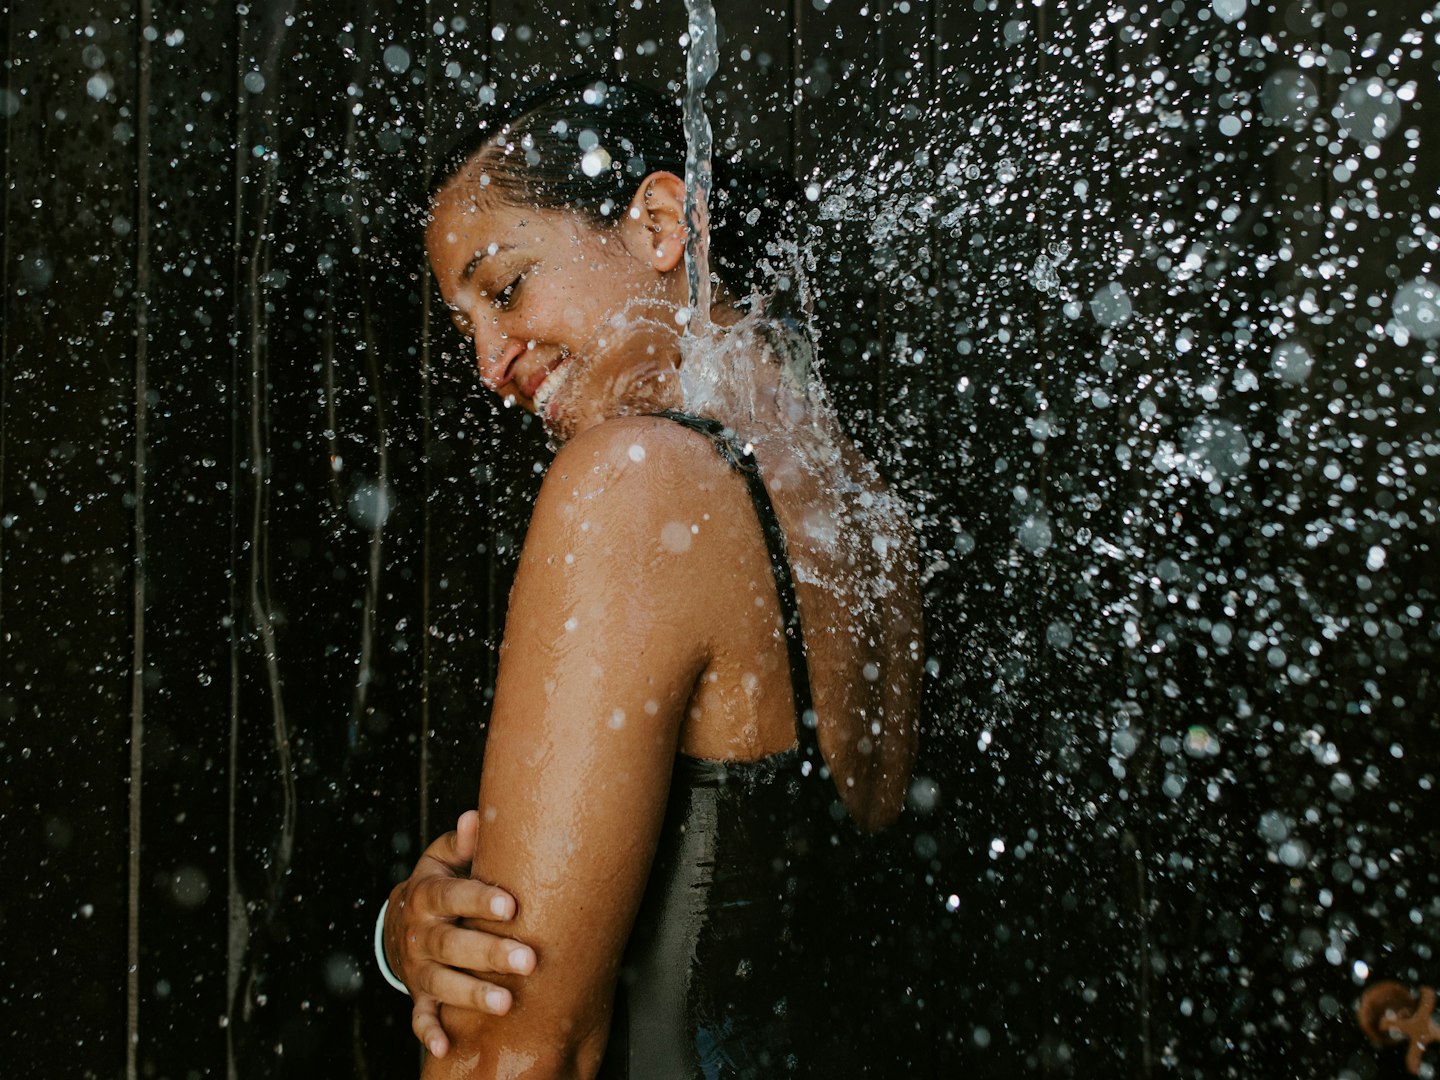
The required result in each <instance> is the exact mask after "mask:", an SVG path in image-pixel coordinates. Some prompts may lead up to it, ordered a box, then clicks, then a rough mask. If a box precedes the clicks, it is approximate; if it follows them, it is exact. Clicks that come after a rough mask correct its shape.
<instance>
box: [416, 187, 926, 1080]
mask: <svg viewBox="0 0 1440 1080" xmlns="http://www.w3.org/2000/svg"><path fill="white" fill-rule="evenodd" d="M683 199H684V189H683V185H681V184H680V182H679V181H678V179H677V178H675V177H673V176H669V175H668V174H656V175H655V176H652V177H647V178H646V180H645V181H643V182H642V184H641V186H640V189H639V190H637V192H636V196H635V199H634V201H633V202H632V204H631V206H630V207H629V208H627V213H626V214H625V215H624V217H623V218H622V220H621V221H620V223H619V225H618V226H616V227H615V228H612V229H609V230H606V231H604V232H603V233H602V232H600V231H598V230H596V229H594V228H592V227H591V226H589V225H587V224H586V223H584V222H583V221H581V220H579V219H578V218H576V217H574V216H573V215H569V214H564V213H558V212H545V211H534V210H524V209H517V208H513V207H506V206H504V205H503V204H499V203H497V202H495V201H494V200H491V199H488V198H486V197H483V196H481V195H480V194H479V188H478V184H477V183H476V177H475V175H474V174H473V173H462V174H461V176H460V177H457V179H456V180H454V181H452V182H451V184H450V185H448V186H447V187H446V188H445V189H444V190H442V192H441V193H440V195H439V196H438V197H437V199H436V202H435V204H434V206H433V208H432V209H433V216H432V221H431V224H430V227H429V228H428V229H427V234H426V239H427V249H428V251H429V254H430V258H431V262H432V266H433V267H434V270H435V273H436V278H437V280H438V282H439V285H440V290H441V294H442V296H443V297H444V299H445V301H446V302H447V304H449V305H450V307H451V310H452V312H453V313H454V315H455V317H456V321H457V325H459V326H460V328H461V330H462V332H464V333H466V334H467V335H468V336H469V337H471V339H472V341H473V344H474V349H475V354H476V363H477V365H478V367H479V369H480V373H481V377H482V379H484V380H485V382H486V384H487V385H488V386H490V387H491V388H492V389H494V390H496V391H497V392H499V393H502V394H506V395H512V396H513V397H514V399H515V401H516V402H517V403H518V404H519V405H520V406H522V407H526V408H533V407H534V403H535V395H536V394H537V393H541V396H542V400H543V401H544V405H545V408H546V410H547V421H549V422H550V423H551V424H552V425H553V426H554V427H555V428H558V429H559V430H561V431H562V432H563V433H564V434H565V435H566V436H568V437H569V441H567V442H566V443H565V445H564V446H563V448H562V449H561V450H560V451H559V453H558V454H557V456H556V458H555V460H554V462H553V464H552V465H551V467H550V470H549V472H548V473H547V475H546V478H545V482H544V484H543V486H542V488H541V491H540V495H539V497H538V499H537V502H536V506H535V510H534V514H533V517H532V520H531V524H530V528H529V532H528V534H527V538H526V543H525V548H524V551H523V552H522V554H521V560H520V566H519V569H518V572H517V576H516V581H515V585H514V589H513V591H512V593H511V597H510V607H509V614H508V617H507V622H506V628H505V640H504V643H503V644H502V646H501V654H500V664H499V672H498V678H497V686H496V696H495V702H494V709H493V713H492V719H491V728H490V733H489V737H488V742H487V748H486V756H485V763H484V770H483V774H482V776H481V786H480V798H479V815H480V817H479V839H478V846H477V850H476V854H475V859H474V864H473V877H474V878H476V879H479V880H480V881H484V882H490V883H493V884H494V885H496V886H499V887H500V888H501V889H503V890H505V891H506V892H507V893H508V894H509V895H510V896H513V897H515V898H517V899H518V901H519V903H518V906H517V908H516V911H515V917H514V918H513V919H512V920H499V919H493V918H476V919H472V920H470V922H469V925H471V926H472V927H474V928H476V929H480V930H483V931H486V932H488V933H490V934H493V935H496V937H497V938H505V939H518V940H520V941H524V942H527V943H529V945H530V946H532V947H533V949H534V952H535V954H537V956H538V965H537V966H536V967H535V968H534V971H533V973H532V974H530V975H528V976H526V977H525V978H524V979H523V980H520V979H518V978H517V977H515V976H513V975H501V974H496V975H493V976H489V977H490V978H491V979H492V980H493V982H494V983H495V984H497V985H498V986H501V987H504V988H505V989H506V990H507V991H509V992H512V993H513V1005H512V1007H510V1008H509V1010H508V1012H506V1013H505V1014H504V1015H500V1016H496V1015H487V1014H485V1013H482V1012H477V1011H468V1010H447V1011H446V1013H445V1024H446V1027H447V1029H448V1030H449V1031H450V1033H451V1034H452V1036H453V1038H454V1042H455V1045H454V1047H453V1049H452V1051H451V1053H449V1054H448V1055H447V1056H446V1057H445V1058H444V1059H437V1058H434V1057H432V1058H430V1059H429V1060H428V1061H427V1063H426V1067H425V1072H424V1076H426V1077H442V1076H464V1077H489V1076H515V1077H519V1076H525V1077H551V1076H591V1075H593V1074H594V1071H595V1070H596V1069H597V1068H598V1066H599V1063H600V1060H601V1056H602V1054H603V1051H604V1045H605V1039H606V1036H607V1032H608V1029H609V1022H610V1010H611V1004H612V999H613V993H614V985H615V979H616V975H617V972H618V966H619V961H620V956H621V953H622V951H623V949H624V946H625V942H626V939H627V937H628V935H629V931H630V927H631V924H632V922H633V919H634V916H635V912H636V909H637V907H638V904H639V901H640V897H641V894H642V892H643V889H644V886H645V882H646V878H647V875H648V873H649V868H650V861H651V857H652V855H653V854H654V851H655V849H656V844H657V838H658V832H659V828H660V824H661V821H662V818H663V814H664V810H665V803H666V796H667V792H668V787H669V782H670V775H671V770H672V767H673V764H674V759H675V754H676V752H677V751H681V752H684V753H686V754H688V755H691V756H694V757H700V758H710V759H730V760H755V759H758V758H762V757H766V756H769V755H771V754H775V753H778V752H780V751H783V750H786V749H788V748H789V747H790V746H792V745H794V741H795V726H794V725H795V717H794V715H793V703H792V697H791V688H790V683H789V668H788V663H787V657H786V653H785V646H784V642H783V637H782V636H781V633H780V612H779V606H778V601H777V599H776V596H775V587H774V581H773V578H772V576H771V570H770V566H769V562H768V556H767V553H766V550H765V547H764V541H763V537H762V534H761V532H760V528H759V525H758V522H757V521H756V518H755V512H754V509H753V507H752V505H751V503H750V499H749V495H748V493H747V491H746V490H745V487H744V484H743V481H741V479H740V478H739V477H738V476H737V475H736V474H734V473H733V472H732V471H731V470H730V469H729V468H728V466H726V465H725V463H724V462H723V461H721V460H720V459H719V458H718V457H717V455H716V454H715V452H714V449H713V448H712V447H711V446H710V444H709V443H708V442H707V441H706V440H705V439H703V438H702V437H699V436H697V435H696V434H695V433H693V432H690V431H687V430H685V429H683V428H680V427H678V426H677V425H674V424H672V423H670V422H668V421H665V420H661V419H657V418H654V417H647V416H642V415H633V414H635V413H640V412H644V411H647V410H649V409H653V408H655V407H658V406H659V405H661V404H673V403H675V395H674V391H675V388H676V382H675V375H674V368H675V364H676V363H677V362H678V356H679V352H678V331H677V324H676V322H675V321H674V319H673V312H674V310H676V309H677V308H678V307H679V306H680V304H682V303H683V300H684V281H683V271H680V272H677V267H679V266H680V265H681V257H682V255H683V240H684V227H683ZM628 211H634V212H633V213H630V212H628ZM477 256H478V258H477ZM637 308H639V309H641V310H643V311H644V313H645V314H646V315H647V318H646V319H644V320H639V321H636V320H633V319H632V320H629V321H628V322H621V321H617V320H616V316H617V315H618V314H620V313H626V312H628V313H631V314H633V313H635V312H636V310H637ZM566 364H572V365H575V370H574V371H573V372H572V373H571V374H569V375H567V377H566V378H565V379H564V380H563V382H562V383H561V384H559V389H558V390H554V391H553V393H549V394H546V393H545V392H542V391H541V387H542V386H543V384H544V380H545V379H546V378H547V377H548V376H549V375H550V373H551V372H554V371H557V370H558V369H559V368H560V367H562V366H564V365H566ZM627 413H628V414H632V415H626V414H627ZM722 419H723V418H722ZM851 453H853V448H851V447H849V446H848V443H847V444H845V446H844V447H842V454H851ZM761 464H762V467H763V468H764V470H765V473H766V475H767V477H769V478H772V488H773V492H772V494H773V498H774V501H775V503H776V508H777V513H778V514H779V516H780V519H781V524H782V526H783V527H784V528H785V530H786V533H787V536H791V537H793V539H792V550H794V551H795V553H796V556H797V558H798V559H800V560H802V561H803V560H807V559H808V560H809V562H810V565H811V567H812V569H813V570H814V571H815V572H817V573H823V572H824V571H825V569H826V567H825V564H824V559H825V557H826V550H828V549H824V548H822V547H821V546H819V545H807V541H806V539H805V537H804V535H803V529H802V528H801V524H802V521H803V520H804V519H805V515H806V512H807V510H808V509H811V508H813V507H814V506H816V505H818V504H819V503H820V502H821V501H823V497H822V493H820V492H818V491H817V490H815V488H814V484H815V480H814V479H813V478H811V477H808V476H807V474H806V473H805V471H804V470H802V469H799V468H797V467H795V464H794V462H792V461H788V460H787V453H786V450H785V448H784V447H783V446H778V447H771V448H768V449H767V451H766V453H764V454H762V459H761ZM856 464H857V466H858V464H859V462H858V455H857V461H856ZM904 543H908V540H905V541H904ZM902 546H903V545H902ZM862 550H864V549H862ZM904 554H905V553H904V552H900V553H899V554H897V553H896V552H891V553H890V555H889V556H887V558H888V559H889V560H890V562H889V563H887V565H891V564H893V565H895V566H900V567H902V568H904V571H908V569H909V567H908V564H907V562H906V559H905V558H904V557H903V555H904ZM875 558H876V559H879V558H880V556H879V555H878V554H877V555H876V556H875ZM861 562H862V563H863V562H864V559H863V558H862V560H861ZM829 569H831V570H835V571H836V572H837V580H840V579H841V578H843V576H844V575H841V574H839V573H838V568H837V567H834V566H831V567H830V568H829ZM880 572H881V567H880V566H879V564H878V563H876V565H873V566H871V565H856V566H853V567H850V568H848V569H847V571H846V573H847V574H849V575H856V574H859V575H867V574H876V573H880ZM896 580H897V588H896V589H895V590H893V596H892V597H891V599H890V600H888V601H887V602H886V604H885V605H883V606H882V607H881V608H876V607H874V605H873V604H872V605H871V606H870V607H868V608H866V607H865V605H863V604H860V603H858V602H854V603H851V602H847V597H846V596H845V594H844V590H843V589H841V590H839V591H838V592H837V591H835V590H828V591H827V590H823V589H819V588H806V587H803V586H802V587H801V590H800V603H801V610H802V617H803V618H804V621H805V623H806V634H807V638H809V639H810V640H811V645H810V657H811V669H812V673H813V675H812V683H813V688H814V693H815V702H816V709H817V712H818V713H819V716H820V726H819V736H820V742H821V746H822V749H823V750H824V752H825V756H826V759H827V761H828V762H829V764H830V765H831V768H832V771H833V772H834V774H835V776H836V778H837V787H838V789H839V791H840V794H841V797H842V799H843V800H844V802H845V804H846V806H847V808H848V809H849V810H850V812H851V814H852V816H853V817H855V819H856V820H857V822H859V823H860V824H861V825H862V826H864V827H867V828H874V827H878V826H880V825H883V824H885V823H887V822H888V821H890V820H893V818H894V816H895V815H896V814H897V813H898V812H899V807H900V804H901V801H902V799H903V794H904V790H905V785H906V783H907V781H908V776H909V767H910V763H911V761H912V760H913V754H914V725H913V713H914V697H915V692H916V685H917V681H918V680H917V677H916V676H917V673H918V665H919V654H918V652H917V646H916V645H915V644H914V643H915V642H916V640H917V638H918V633H919V607H918V599H917V595H916V590H915V587H914V580H913V575H910V574H908V573H907V572H903V571H902V572H900V573H898V574H897V575H896ZM862 608H864V611H863V613H862V612H861V609H862ZM867 670H868V671H869V673H870V674H869V675H868V676H866V677H862V674H861V673H862V671H867ZM876 672H879V673H880V674H879V675H878V677H877V675H876ZM487 895H488V894H487Z"/></svg>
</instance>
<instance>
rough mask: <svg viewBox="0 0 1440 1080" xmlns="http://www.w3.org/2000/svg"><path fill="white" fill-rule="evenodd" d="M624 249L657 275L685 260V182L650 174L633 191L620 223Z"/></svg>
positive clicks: (673, 177)
mask: <svg viewBox="0 0 1440 1080" xmlns="http://www.w3.org/2000/svg"><path fill="white" fill-rule="evenodd" d="M623 226H624V229H625V240H626V246H627V247H629V248H630V250H631V251H632V252H633V253H634V254H635V256H636V257H637V258H640V259H643V260H645V261H646V262H648V263H650V264H651V265H652V266H654V267H655V269H656V270H658V271H659V272H660V273H662V274H663V273H667V272H669V271H671V270H674V269H675V267H677V266H679V265H680V263H681V262H683V261H684V259H685V236H686V231H687V230H686V228H685V181H684V180H681V179H680V177H678V176H676V175H675V174H674V173H671V172H653V173H651V174H650V175H649V176H647V177H645V179H644V180H642V181H640V186H639V187H638V188H636V189H635V197H634V198H633V199H631V200H630V205H629V207H627V209H626V216H625V220H624V222H623Z"/></svg>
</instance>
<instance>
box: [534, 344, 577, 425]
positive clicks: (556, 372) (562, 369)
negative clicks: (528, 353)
mask: <svg viewBox="0 0 1440 1080" xmlns="http://www.w3.org/2000/svg"><path fill="white" fill-rule="evenodd" d="M570 359H571V358H570V357H569V356H561V357H560V359H559V360H558V361H556V363H555V366H554V367H552V368H550V369H549V370H548V371H546V372H544V373H543V377H542V378H541V379H540V381H539V383H537V384H536V385H535V387H534V390H533V392H531V393H527V394H526V396H527V397H529V398H530V401H531V403H532V404H533V405H534V407H535V412H536V413H538V414H539V415H540V416H541V417H542V418H544V417H546V416H548V413H547V412H546V406H547V405H548V404H549V403H550V401H551V400H552V399H553V398H554V397H555V391H556V390H558V389H559V388H560V385H561V384H562V383H564V381H565V379H566V377H567V376H569V374H570V370H571V368H570V364H569V361H570Z"/></svg>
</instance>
